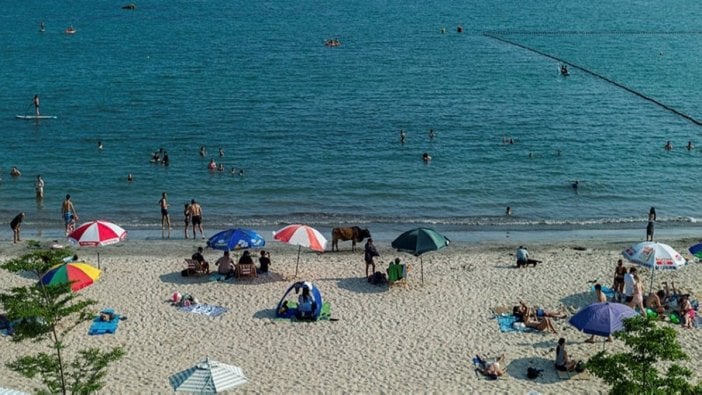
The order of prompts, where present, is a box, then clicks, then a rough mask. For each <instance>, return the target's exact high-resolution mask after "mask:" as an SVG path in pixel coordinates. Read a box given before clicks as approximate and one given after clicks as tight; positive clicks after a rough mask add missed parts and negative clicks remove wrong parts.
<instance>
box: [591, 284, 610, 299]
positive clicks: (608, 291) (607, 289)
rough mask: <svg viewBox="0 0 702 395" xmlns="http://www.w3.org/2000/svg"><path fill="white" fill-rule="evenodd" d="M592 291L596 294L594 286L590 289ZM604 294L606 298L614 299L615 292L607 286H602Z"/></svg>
mask: <svg viewBox="0 0 702 395" xmlns="http://www.w3.org/2000/svg"><path fill="white" fill-rule="evenodd" d="M590 291H592V292H595V286H594V285H593V286H592V287H590ZM602 293H603V294H605V296H606V297H608V298H613V297H614V290H613V289H612V288H610V287H607V286H605V285H603V286H602Z"/></svg>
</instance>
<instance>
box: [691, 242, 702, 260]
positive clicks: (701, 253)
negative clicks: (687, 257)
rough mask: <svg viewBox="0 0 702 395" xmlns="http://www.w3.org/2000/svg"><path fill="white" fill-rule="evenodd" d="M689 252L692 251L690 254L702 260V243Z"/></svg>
mask: <svg viewBox="0 0 702 395" xmlns="http://www.w3.org/2000/svg"><path fill="white" fill-rule="evenodd" d="M687 250H688V251H690V254H692V255H694V256H696V257H697V258H700V259H702V243H697V244H695V245H693V246H692V247H690V248H688V249H687Z"/></svg>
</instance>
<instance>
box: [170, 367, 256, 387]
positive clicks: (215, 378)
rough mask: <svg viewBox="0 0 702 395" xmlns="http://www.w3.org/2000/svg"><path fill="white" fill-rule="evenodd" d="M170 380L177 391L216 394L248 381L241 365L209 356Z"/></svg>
mask: <svg viewBox="0 0 702 395" xmlns="http://www.w3.org/2000/svg"><path fill="white" fill-rule="evenodd" d="M169 380H170V382H171V385H172V386H173V390H175V391H176V392H178V391H181V392H190V393H194V394H216V393H218V392H222V391H226V390H228V389H231V388H234V387H238V386H240V385H242V384H246V383H248V380H247V379H246V376H244V372H243V371H242V370H241V368H240V367H238V366H233V365H227V364H226V363H221V362H217V361H213V360H211V359H209V358H205V360H204V361H202V362H199V363H198V364H197V365H195V366H193V367H191V368H188V369H185V370H183V371H181V372H178V373H176V374H174V375H173V376H171V377H170V378H169Z"/></svg>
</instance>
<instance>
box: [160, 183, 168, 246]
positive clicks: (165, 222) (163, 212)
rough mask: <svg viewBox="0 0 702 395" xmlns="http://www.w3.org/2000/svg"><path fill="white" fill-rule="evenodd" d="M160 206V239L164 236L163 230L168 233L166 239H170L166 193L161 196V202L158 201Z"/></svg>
mask: <svg viewBox="0 0 702 395" xmlns="http://www.w3.org/2000/svg"><path fill="white" fill-rule="evenodd" d="M158 204H159V206H161V238H163V236H164V230H167V231H168V238H169V239H170V238H171V217H170V216H169V215H168V200H167V198H166V192H163V193H162V194H161V200H159V201H158Z"/></svg>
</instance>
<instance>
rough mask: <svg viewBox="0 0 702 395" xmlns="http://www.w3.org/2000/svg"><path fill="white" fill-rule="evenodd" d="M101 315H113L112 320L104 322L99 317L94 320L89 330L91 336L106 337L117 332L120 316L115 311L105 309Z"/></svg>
mask: <svg viewBox="0 0 702 395" xmlns="http://www.w3.org/2000/svg"><path fill="white" fill-rule="evenodd" d="M101 313H111V314H113V316H112V320H110V321H103V320H102V319H100V316H99V315H98V316H97V317H96V318H95V319H94V320H93V323H92V325H90V329H88V334H89V335H104V334H106V333H112V334H114V333H115V332H116V331H117V325H118V324H119V314H115V311H114V310H113V309H104V310H102V311H101Z"/></svg>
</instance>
